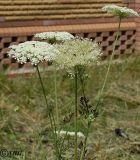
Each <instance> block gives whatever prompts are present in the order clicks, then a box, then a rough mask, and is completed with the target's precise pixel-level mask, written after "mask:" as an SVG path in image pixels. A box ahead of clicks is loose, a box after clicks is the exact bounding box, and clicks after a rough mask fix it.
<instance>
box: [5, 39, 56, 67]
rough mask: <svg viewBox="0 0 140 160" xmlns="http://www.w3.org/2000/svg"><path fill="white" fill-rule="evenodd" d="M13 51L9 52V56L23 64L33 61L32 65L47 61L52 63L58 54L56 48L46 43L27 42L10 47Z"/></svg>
mask: <svg viewBox="0 0 140 160" xmlns="http://www.w3.org/2000/svg"><path fill="white" fill-rule="evenodd" d="M9 48H10V49H11V50H10V51H9V52H8V54H9V56H10V57H12V58H15V59H17V61H18V62H19V63H21V64H23V63H26V62H27V61H28V60H30V61H31V64H32V65H37V64H38V63H40V62H42V61H44V60H46V61H51V60H53V59H54V58H55V56H56V54H57V53H58V52H57V51H56V49H55V48H54V46H52V45H50V44H48V43H46V42H38V41H27V42H24V43H20V44H18V45H12V46H10V47H9Z"/></svg>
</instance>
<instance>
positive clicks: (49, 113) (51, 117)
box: [36, 66, 59, 159]
mask: <svg viewBox="0 0 140 160" xmlns="http://www.w3.org/2000/svg"><path fill="white" fill-rule="evenodd" d="M36 70H37V73H38V77H39V81H40V84H41V88H42V91H43V95H44V99H45V103H46V106H47V111H48V115H49V120H50V124H51V129H52V133H53V140H54V144H55V149H56V156H57V157H59V156H58V155H59V152H58V146H57V140H56V131H55V130H56V126H55V122H54V119H53V116H52V113H51V111H50V109H49V105H48V100H47V97H46V93H45V87H44V84H43V81H42V78H41V74H40V71H39V68H38V66H36ZM56 159H58V158H56Z"/></svg>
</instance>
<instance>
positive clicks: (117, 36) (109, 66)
mask: <svg viewBox="0 0 140 160" xmlns="http://www.w3.org/2000/svg"><path fill="white" fill-rule="evenodd" d="M121 20H122V19H121V18H120V19H119V25H118V29H117V34H116V38H115V42H114V45H113V51H112V55H111V57H110V60H109V64H108V68H107V72H106V75H105V78H104V81H103V85H102V88H101V90H100V92H99V95H98V97H99V99H98V102H97V104H96V108H95V111H98V108H99V107H98V106H99V104H100V100H101V96H102V93H103V91H104V89H105V86H106V83H107V79H108V75H109V71H110V68H111V63H112V60H113V57H114V54H115V47H116V44H117V41H118V38H119V33H120V26H121Z"/></svg>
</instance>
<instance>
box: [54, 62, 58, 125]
mask: <svg viewBox="0 0 140 160" xmlns="http://www.w3.org/2000/svg"><path fill="white" fill-rule="evenodd" d="M54 92H55V112H56V124H57V125H58V126H59V108H58V94H57V71H56V64H55V67H54Z"/></svg>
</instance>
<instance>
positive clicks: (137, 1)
mask: <svg viewBox="0 0 140 160" xmlns="http://www.w3.org/2000/svg"><path fill="white" fill-rule="evenodd" d="M124 3H126V4H127V6H128V7H130V8H132V9H134V10H136V11H137V12H138V13H139V14H140V0H124ZM134 22H135V23H136V44H135V46H136V48H135V49H136V52H140V17H137V18H134Z"/></svg>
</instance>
